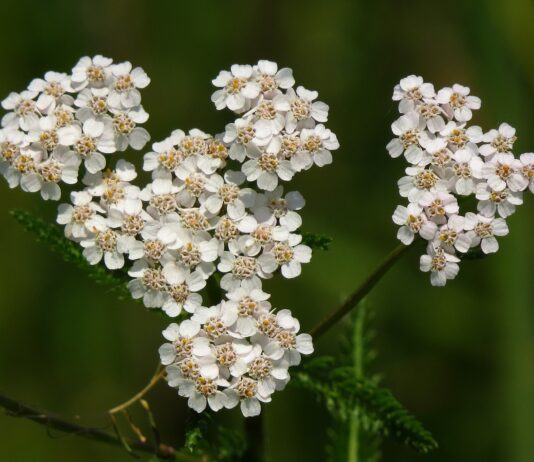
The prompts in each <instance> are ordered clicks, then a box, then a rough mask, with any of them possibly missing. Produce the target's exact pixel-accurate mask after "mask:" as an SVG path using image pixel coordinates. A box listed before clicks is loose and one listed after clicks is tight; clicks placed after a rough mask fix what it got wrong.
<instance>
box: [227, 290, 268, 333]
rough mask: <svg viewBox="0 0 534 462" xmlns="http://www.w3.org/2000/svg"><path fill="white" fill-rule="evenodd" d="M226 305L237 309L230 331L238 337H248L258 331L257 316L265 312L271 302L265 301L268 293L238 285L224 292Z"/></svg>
mask: <svg viewBox="0 0 534 462" xmlns="http://www.w3.org/2000/svg"><path fill="white" fill-rule="evenodd" d="M226 297H227V298H228V301H227V302H225V308H226V307H227V306H230V307H233V309H235V310H237V314H238V317H237V321H236V323H235V325H234V326H233V327H231V328H230V331H231V333H233V334H236V335H238V336H240V337H250V336H252V335H254V334H255V333H256V332H257V331H258V321H257V318H258V317H259V316H261V315H264V314H267V313H268V312H269V310H270V309H271V304H270V303H269V302H268V301H267V300H268V299H269V298H270V295H269V294H268V293H266V292H263V291H262V290H261V289H260V288H258V287H239V288H237V289H235V290H233V291H231V292H228V293H227V294H226Z"/></svg>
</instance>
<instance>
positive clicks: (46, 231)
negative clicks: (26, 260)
mask: <svg viewBox="0 0 534 462" xmlns="http://www.w3.org/2000/svg"><path fill="white" fill-rule="evenodd" d="M11 215H13V217H14V218H15V220H17V221H18V222H19V223H20V224H21V225H22V226H23V227H24V229H26V231H29V232H31V233H33V234H35V236H36V238H37V241H38V242H42V243H44V244H46V245H47V246H48V247H49V248H50V249H51V250H52V251H53V252H55V253H57V254H58V255H60V256H61V257H62V258H63V260H65V261H66V262H68V263H72V264H74V265H75V266H77V267H78V268H79V269H81V270H82V271H83V272H84V273H86V274H87V275H88V276H89V277H90V278H91V279H93V280H94V281H95V282H97V283H98V284H103V285H107V286H108V287H109V290H110V292H113V293H114V294H115V295H117V296H118V297H119V298H121V299H122V298H129V297H130V292H129V290H128V288H127V287H126V282H127V281H128V276H127V274H126V273H125V272H121V271H114V272H112V271H110V270H109V269H107V268H106V267H105V266H104V265H102V264H98V265H90V264H89V263H88V262H87V260H86V259H85V258H84V256H83V254H82V249H81V247H80V246H79V245H78V244H76V243H75V242H72V241H70V240H69V239H67V238H66V237H65V236H64V234H63V229H62V228H61V227H60V226H58V225H56V224H52V223H47V222H46V221H45V220H43V219H41V218H37V217H34V216H33V215H32V214H31V213H29V212H27V211H25V210H13V211H12V212H11Z"/></svg>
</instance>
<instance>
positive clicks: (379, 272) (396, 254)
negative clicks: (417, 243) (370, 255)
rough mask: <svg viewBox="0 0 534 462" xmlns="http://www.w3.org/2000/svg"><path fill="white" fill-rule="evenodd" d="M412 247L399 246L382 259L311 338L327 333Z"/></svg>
mask: <svg viewBox="0 0 534 462" xmlns="http://www.w3.org/2000/svg"><path fill="white" fill-rule="evenodd" d="M411 247H412V245H408V246H406V245H404V244H400V245H399V246H397V247H396V248H395V249H393V251H392V252H391V253H390V254H389V255H388V256H387V257H386V258H385V259H384V261H383V262H382V263H381V264H380V265H379V266H378V267H377V268H376V269H375V270H374V271H373V273H372V274H371V275H370V276H369V277H368V278H367V279H365V281H363V283H362V284H361V285H360V286H359V287H358V288H357V289H356V290H355V291H354V292H353V293H352V295H350V296H349V298H347V299H346V300H345V302H343V304H342V305H341V306H340V307H338V308H336V309H335V310H333V311H331V312H330V313H329V314H327V315H326V317H325V318H324V319H323V320H322V321H321V322H319V323H318V324H317V325H316V326H315V327H314V328H313V329H312V330H311V331H310V334H311V335H312V337H314V338H317V337H319V336H321V335H323V334H324V333H325V332H327V331H328V330H329V329H330V328H331V327H332V326H334V325H335V324H336V323H337V322H338V321H340V320H341V319H342V318H343V317H344V316H345V315H346V314H348V313H349V312H350V311H351V310H352V309H354V308H356V306H357V305H358V303H359V302H360V301H361V300H362V299H363V298H364V297H365V296H366V295H367V294H368V293H369V292H370V291H371V289H373V287H374V286H375V285H376V284H377V283H378V282H379V281H380V280H381V279H382V278H383V277H384V275H385V274H386V273H387V272H388V270H389V269H390V268H391V267H392V266H393V265H394V264H395V263H396V262H397V261H398V260H400V258H401V257H402V256H403V255H404V254H405V253H406V252H407V251H408V249H410V248H411Z"/></svg>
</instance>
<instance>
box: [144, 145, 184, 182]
mask: <svg viewBox="0 0 534 462" xmlns="http://www.w3.org/2000/svg"><path fill="white" fill-rule="evenodd" d="M152 149H153V151H152V152H148V153H147V154H145V155H144V157H143V160H144V162H143V170H145V171H146V172H153V173H152V178H157V177H158V176H160V175H163V176H165V174H167V173H168V172H174V171H175V170H176V168H177V167H178V166H179V165H180V163H181V162H182V161H183V159H184V155H183V153H182V152H181V151H179V150H178V149H176V142H175V137H173V136H169V137H168V138H166V139H164V140H163V141H160V142H158V143H154V144H153V145H152Z"/></svg>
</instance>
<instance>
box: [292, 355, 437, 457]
mask: <svg viewBox="0 0 534 462" xmlns="http://www.w3.org/2000/svg"><path fill="white" fill-rule="evenodd" d="M290 383H291V384H292V385H293V386H298V387H301V388H305V389H307V390H309V391H311V392H312V393H314V394H315V395H316V396H317V398H318V399H320V400H321V401H322V402H324V403H325V404H326V407H327V409H328V410H329V412H330V413H331V414H332V415H333V416H334V417H336V418H338V419H340V420H341V421H347V420H348V419H349V417H350V415H351V413H352V411H353V410H354V409H355V408H358V409H359V410H361V412H362V414H363V416H364V417H365V419H364V422H365V423H364V425H365V427H366V428H367V429H368V430H369V431H373V432H378V433H380V434H382V435H384V436H387V435H391V436H393V437H395V438H396V439H397V440H399V441H401V442H403V443H404V444H406V445H407V446H409V447H411V448H412V449H415V450H416V451H418V452H422V453H426V452H429V451H431V450H432V449H435V448H437V443H436V441H435V440H434V438H433V437H432V435H431V434H430V432H428V431H427V430H425V428H424V427H423V425H422V424H421V423H420V422H419V421H418V420H417V419H416V418H415V417H414V416H412V415H411V414H410V413H409V412H408V411H407V410H406V409H404V407H403V406H402V405H401V404H400V403H399V402H398V401H397V400H396V399H395V397H394V396H393V395H392V393H391V392H390V391H389V390H387V389H385V388H381V387H378V386H377V385H376V384H374V383H373V382H372V381H371V380H366V379H360V380H358V379H356V377H355V374H354V369H353V367H350V366H349V367H347V366H338V367H336V365H335V361H334V360H333V359H332V358H329V357H320V358H315V359H313V360H311V361H309V362H308V364H307V365H305V367H303V368H301V370H300V371H298V372H296V373H295V374H293V380H292V381H291V382H290Z"/></svg>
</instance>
